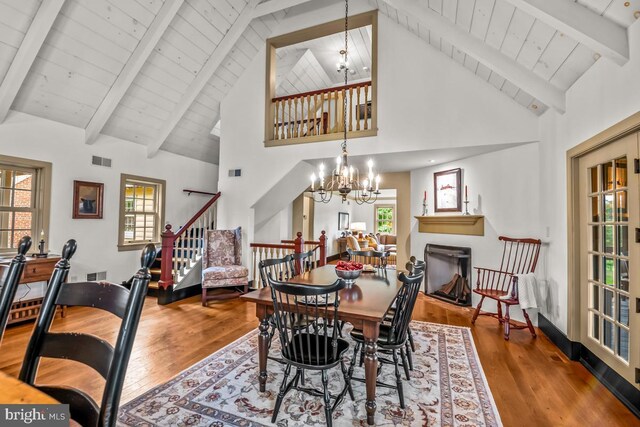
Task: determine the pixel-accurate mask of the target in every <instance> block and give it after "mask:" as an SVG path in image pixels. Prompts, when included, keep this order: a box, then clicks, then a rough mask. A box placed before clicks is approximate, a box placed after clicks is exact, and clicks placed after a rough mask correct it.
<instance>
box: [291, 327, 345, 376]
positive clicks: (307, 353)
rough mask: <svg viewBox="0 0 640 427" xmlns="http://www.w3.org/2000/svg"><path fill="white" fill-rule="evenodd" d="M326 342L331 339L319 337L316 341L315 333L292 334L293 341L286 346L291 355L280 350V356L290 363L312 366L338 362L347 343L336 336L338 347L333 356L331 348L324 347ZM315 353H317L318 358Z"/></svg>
mask: <svg viewBox="0 0 640 427" xmlns="http://www.w3.org/2000/svg"><path fill="white" fill-rule="evenodd" d="M327 344H328V345H330V344H331V339H329V340H327V341H325V340H324V339H320V340H318V341H317V342H316V335H315V334H297V335H295V336H294V338H293V341H292V342H290V343H289V345H288V346H287V348H288V349H289V354H290V355H291V357H290V358H288V357H286V356H285V352H284V351H283V352H282V357H283V358H284V359H285V360H287V361H289V362H291V363H296V364H299V365H312V366H313V367H318V368H320V367H323V366H330V365H335V364H337V363H339V362H340V360H342V356H343V355H344V353H345V352H346V351H347V350H348V349H349V343H348V342H347V341H345V340H343V339H340V338H338V340H337V341H336V344H337V347H338V348H337V351H336V354H335V357H334V355H333V348H326V345H327ZM294 350H295V353H294ZM325 351H326V357H325ZM316 355H319V356H320V358H319V359H318V358H317V357H316ZM308 367H311V366H308Z"/></svg>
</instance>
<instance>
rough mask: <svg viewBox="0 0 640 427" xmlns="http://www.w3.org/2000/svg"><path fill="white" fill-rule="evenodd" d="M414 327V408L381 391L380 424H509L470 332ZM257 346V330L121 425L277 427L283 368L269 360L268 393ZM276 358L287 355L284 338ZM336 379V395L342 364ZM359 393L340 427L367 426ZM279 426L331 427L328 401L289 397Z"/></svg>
mask: <svg viewBox="0 0 640 427" xmlns="http://www.w3.org/2000/svg"><path fill="white" fill-rule="evenodd" d="M411 328H412V331H413V336H414V340H415V343H416V347H417V348H416V352H415V354H414V370H413V371H412V372H411V380H410V381H404V395H405V403H406V408H405V409H401V408H400V405H399V403H398V395H397V392H396V390H393V389H388V388H381V387H378V388H377V396H376V403H377V406H378V407H377V411H376V425H378V426H460V427H462V426H464V427H470V426H501V425H502V423H501V421H500V416H499V414H498V411H497V409H496V406H495V402H494V401H493V397H492V395H491V392H490V391H489V386H488V385H487V381H486V379H485V376H484V373H483V371H482V366H481V365H480V361H479V360H478V355H477V352H476V349H475V346H474V343H473V338H472V336H471V331H470V330H469V328H463V327H455V326H448V325H440V324H434V323H426V322H415V321H414V322H412V323H411ZM345 329H346V328H345ZM346 336H348V334H346ZM257 343H258V331H257V330H256V331H253V332H250V333H248V334H247V335H245V336H244V337H242V338H240V339H238V340H237V341H235V342H233V343H231V344H229V345H228V346H226V347H225V348H223V349H221V350H219V351H217V352H215V353H214V354H212V355H211V356H209V357H208V358H206V359H204V360H202V361H201V362H199V363H197V364H196V365H194V366H192V367H190V368H189V369H187V370H185V371H184V372H182V373H181V374H179V375H178V376H176V377H175V378H173V379H172V380H170V381H169V382H167V383H165V384H162V385H160V386H158V387H156V388H154V389H152V390H150V391H149V392H147V393H145V394H143V395H141V396H140V397H137V398H135V399H133V400H132V401H130V402H129V403H127V404H125V405H124V406H122V407H121V409H120V416H119V425H121V426H216V427H222V426H273V425H274V424H272V423H271V414H272V408H273V404H274V402H275V399H276V395H277V393H278V387H279V385H280V381H281V380H282V373H283V366H282V365H281V364H279V363H276V362H273V361H271V360H270V361H269V364H268V371H269V377H268V380H267V390H266V392H264V393H261V392H260V391H259V388H258V350H257V348H258V347H257ZM270 354H272V355H278V354H279V343H278V340H277V339H274V341H273V346H272V348H271V351H270ZM351 354H353V353H352V352H350V354H349V356H351ZM354 376H357V377H361V378H363V377H364V369H363V368H358V367H356V369H355V372H354ZM317 377H319V374H315V373H308V374H307V381H308V382H311V383H312V385H313V386H315V387H320V381H319V378H317ZM329 378H330V379H329V384H330V388H331V393H332V394H337V393H338V392H339V390H340V389H341V387H342V384H343V378H342V372H341V371H340V369H339V367H338V368H337V369H333V370H331V371H330V377H329ZM379 379H380V380H381V381H382V382H385V383H388V384H395V375H394V371H393V366H387V365H385V366H384V367H383V369H382V372H381V374H380V378H379ZM353 388H354V392H355V396H356V402H355V403H352V402H351V400H349V398H348V397H347V398H345V400H344V401H343V402H342V403H341V404H340V406H338V407H337V408H336V410H335V411H334V414H333V416H334V420H333V425H334V426H365V425H366V411H365V408H364V403H365V388H364V384H363V383H360V382H353ZM276 425H277V426H280V427H292V426H316V425H325V419H324V409H323V402H322V399H321V398H316V397H313V396H309V395H307V394H304V393H301V392H298V391H295V390H293V391H291V392H289V394H287V396H286V398H285V400H284V402H283V404H282V408H281V409H280V413H279V414H278V420H277V423H276Z"/></svg>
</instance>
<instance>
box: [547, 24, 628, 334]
mask: <svg viewBox="0 0 640 427" xmlns="http://www.w3.org/2000/svg"><path fill="white" fill-rule="evenodd" d="M629 47H630V57H631V59H630V60H629V62H627V63H626V64H625V65H623V66H619V65H616V64H614V63H613V62H611V61H609V60H608V59H607V58H605V57H602V58H600V59H599V60H598V62H596V64H595V65H594V66H593V67H592V68H591V69H590V70H589V71H587V72H586V73H585V74H584V75H583V76H582V77H581V78H580V79H579V80H578V81H577V82H576V83H575V84H574V85H573V86H572V87H571V89H569V91H568V92H567V111H566V113H565V114H562V115H561V114H557V113H556V112H554V111H552V110H549V111H547V112H546V113H545V114H544V115H543V116H542V118H541V120H540V134H541V146H540V164H541V166H543V168H542V170H541V174H540V177H541V178H540V180H541V186H542V188H541V191H542V194H543V195H544V199H543V200H544V203H543V205H542V206H541V207H542V212H541V216H542V221H543V223H544V224H545V226H546V227H549V230H550V245H549V266H548V272H549V273H548V274H549V279H550V299H549V305H548V307H546V308H545V310H544V311H543V314H544V315H545V317H547V318H548V319H549V320H550V321H551V322H553V323H554V324H555V325H556V326H557V327H558V328H559V329H560V330H562V331H564V332H566V331H567V295H568V284H567V195H566V188H567V187H566V182H567V177H566V152H567V150H569V149H570V148H572V147H575V146H576V145H578V144H580V143H582V142H584V141H586V140H587V139H589V138H590V137H592V136H594V135H596V134H598V133H599V132H601V131H603V130H606V129H608V128H609V127H611V126H613V125H614V124H616V123H618V122H620V121H621V120H623V119H625V118H627V117H629V116H630V115H632V114H634V113H636V112H638V111H640V78H638V76H640V23H639V22H637V21H636V22H635V23H634V24H632V25H631V27H629Z"/></svg>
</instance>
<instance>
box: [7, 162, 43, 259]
mask: <svg viewBox="0 0 640 427" xmlns="http://www.w3.org/2000/svg"><path fill="white" fill-rule="evenodd" d="M36 173H37V171H36V170H35V169H26V168H25V169H22V168H15V167H11V166H8V165H5V166H3V165H0V250H2V251H11V250H12V249H16V248H17V247H18V243H19V242H20V239H21V238H22V237H24V236H33V235H34V234H35V232H36V231H35V224H36V223H37V221H36V220H37V216H38V206H36V197H35V191H36V188H35V185H36Z"/></svg>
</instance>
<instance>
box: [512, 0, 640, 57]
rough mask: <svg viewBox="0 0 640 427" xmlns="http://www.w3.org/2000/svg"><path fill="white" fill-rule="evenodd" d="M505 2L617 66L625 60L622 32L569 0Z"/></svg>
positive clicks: (626, 45) (626, 52) (626, 41)
mask: <svg viewBox="0 0 640 427" xmlns="http://www.w3.org/2000/svg"><path fill="white" fill-rule="evenodd" d="M507 2H508V3H511V4H512V5H514V6H515V7H517V8H518V9H521V10H522V11H524V12H526V13H528V14H529V15H531V16H533V17H534V18H536V19H539V20H540V21H542V22H544V23H545V24H547V25H549V26H550V27H553V28H555V29H557V30H558V31H560V32H562V33H564V34H566V35H568V36H569V37H571V38H572V39H574V40H576V41H577V42H579V43H582V44H583V45H585V46H587V47H589V48H590V49H592V50H594V51H595V52H596V53H598V54H600V55H602V56H606V57H608V58H610V59H612V60H613V61H615V62H616V63H618V64H620V65H623V64H625V63H626V62H627V61H628V60H629V37H628V35H627V30H626V28H623V27H621V26H619V25H618V24H616V23H615V22H613V21H610V20H608V19H607V18H605V17H604V16H600V15H598V14H597V13H595V12H594V11H592V10H590V9H587V8H586V7H584V6H582V5H580V4H578V3H575V2H574V1H573V0H553V1H549V0H507Z"/></svg>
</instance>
